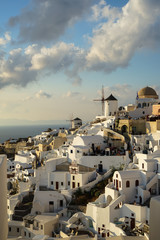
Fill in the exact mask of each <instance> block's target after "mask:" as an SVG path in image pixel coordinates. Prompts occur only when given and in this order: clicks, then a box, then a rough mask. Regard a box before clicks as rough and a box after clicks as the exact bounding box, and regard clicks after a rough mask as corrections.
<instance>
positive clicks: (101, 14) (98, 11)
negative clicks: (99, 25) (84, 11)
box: [90, 0, 120, 21]
mask: <svg viewBox="0 0 160 240" xmlns="http://www.w3.org/2000/svg"><path fill="white" fill-rule="evenodd" d="M119 16H120V9H119V8H117V7H111V6H110V5H107V3H106V2H105V1H104V0H101V1H100V2H99V3H98V4H95V5H94V6H92V16H91V18H90V20H91V21H100V20H103V19H108V20H110V21H111V20H114V19H116V18H118V17H119Z"/></svg>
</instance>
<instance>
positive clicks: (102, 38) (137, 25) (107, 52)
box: [86, 0, 160, 72]
mask: <svg viewBox="0 0 160 240" xmlns="http://www.w3.org/2000/svg"><path fill="white" fill-rule="evenodd" d="M97 8H98V7H96V9H97ZM105 11H106V13H104V12H105ZM96 15H97V18H99V17H100V18H102V17H103V16H105V15H106V17H108V19H107V21H104V22H102V23H101V24H100V25H99V26H98V27H97V28H96V29H94V31H93V37H92V38H91V39H90V40H91V43H92V46H91V48H90V50H89V52H88V55H87V57H86V59H87V67H88V69H91V70H96V71H98V70H99V71H100V70H103V71H106V72H111V71H114V70H115V69H116V68H118V67H126V66H127V65H128V63H129V61H130V59H131V58H132V57H133V55H134V54H135V52H136V51H138V50H139V49H141V48H145V47H148V46H150V47H153V46H155V44H158V45H160V44H159V43H160V33H159V29H160V24H159V20H160V17H159V16H160V2H159V1H158V0H154V1H152V0H130V1H129V2H128V3H127V4H126V5H125V6H124V7H123V8H122V11H121V13H119V15H118V16H114V14H113V9H112V8H110V7H108V6H106V5H105V6H104V5H103V6H100V9H98V10H96ZM113 16H114V18H113ZM156 33H157V34H156Z"/></svg>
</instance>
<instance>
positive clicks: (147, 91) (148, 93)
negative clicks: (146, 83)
mask: <svg viewBox="0 0 160 240" xmlns="http://www.w3.org/2000/svg"><path fill="white" fill-rule="evenodd" d="M138 97H139V98H154V99H158V95H157V93H156V91H155V90H154V89H153V88H151V87H145V88H142V89H141V90H139V92H138Z"/></svg>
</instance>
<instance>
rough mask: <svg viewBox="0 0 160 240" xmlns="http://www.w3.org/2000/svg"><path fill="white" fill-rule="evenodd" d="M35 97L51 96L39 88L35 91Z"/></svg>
mask: <svg viewBox="0 0 160 240" xmlns="http://www.w3.org/2000/svg"><path fill="white" fill-rule="evenodd" d="M35 96H36V98H51V97H52V95H51V94H49V93H47V92H44V91H43V90H40V91H39V92H37V93H36V95H35Z"/></svg>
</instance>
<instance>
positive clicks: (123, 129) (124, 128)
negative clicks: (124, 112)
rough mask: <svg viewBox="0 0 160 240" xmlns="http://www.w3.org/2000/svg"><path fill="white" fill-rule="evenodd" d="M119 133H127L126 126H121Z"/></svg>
mask: <svg viewBox="0 0 160 240" xmlns="http://www.w3.org/2000/svg"><path fill="white" fill-rule="evenodd" d="M121 132H122V134H123V133H127V132H128V127H127V126H126V125H123V126H122V127H121Z"/></svg>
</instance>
